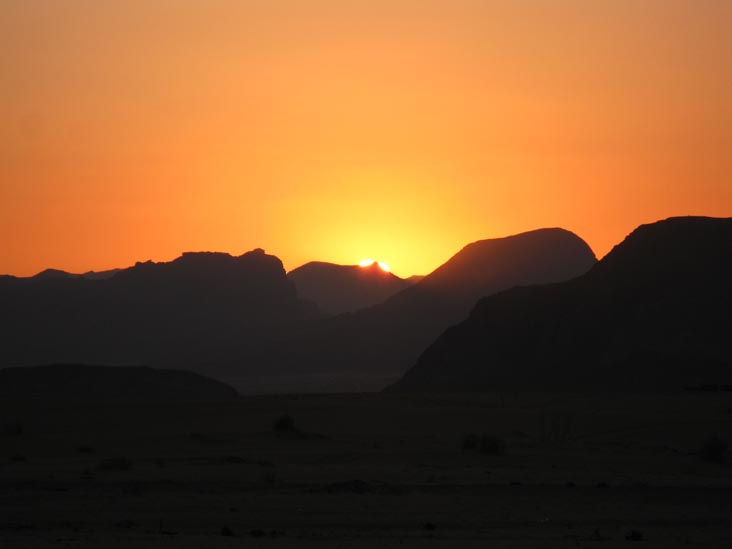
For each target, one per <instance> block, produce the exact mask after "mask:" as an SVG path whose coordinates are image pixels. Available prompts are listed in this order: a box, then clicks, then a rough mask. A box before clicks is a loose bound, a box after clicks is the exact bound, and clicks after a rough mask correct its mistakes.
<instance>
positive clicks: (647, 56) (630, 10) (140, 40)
mask: <svg viewBox="0 0 732 549" xmlns="http://www.w3.org/2000/svg"><path fill="white" fill-rule="evenodd" d="M730 21H732V2H730V1H725V0H695V1H691V0H644V1H643V2H639V1H638V0H593V1H592V2H588V1H586V0H559V1H558V0H490V1H489V0H485V1H476V0H371V1H369V2H354V1H350V0H348V1H346V0H308V1H307V2H303V1H301V0H278V1H277V2H271V1H265V0H250V1H233V0H208V1H206V2H201V1H200V0H154V1H151V2H130V1H129V0H105V1H104V2H98V1H96V2H95V1H92V0H75V1H69V2H53V1H46V2H29V1H28V0H3V1H2V2H0V35H2V37H3V47H2V48H0V74H1V75H2V85H0V119H1V120H2V121H3V123H2V124H0V235H2V245H0V274H5V273H9V274H15V275H32V274H35V273H37V272H39V271H41V270H43V269H45V268H47V267H53V268H59V269H64V270H67V271H71V272H85V271H88V270H104V269H109V268H114V267H126V266H129V265H133V264H134V263H135V262H136V261H144V260H147V259H153V260H155V261H168V260H171V259H173V258H175V257H177V256H178V255H179V254H180V253H181V252H183V251H204V250H210V251H222V252H229V253H232V254H241V253H243V252H245V251H249V250H252V249H254V248H258V247H261V248H264V249H265V250H266V251H267V252H268V253H270V254H273V255H276V256H277V257H279V258H280V259H282V261H283V263H284V264H285V267H286V268H287V269H288V270H289V269H293V268H296V267H298V266H300V265H302V264H304V263H307V262H309V261H313V260H318V261H327V262H332V263H338V264H349V265H353V264H354V262H356V261H357V260H358V258H359V256H358V255H354V251H355V252H356V253H362V252H368V253H369V254H371V255H372V256H373V257H377V258H378V257H381V258H389V260H390V261H389V263H390V266H391V267H392V268H393V269H394V272H396V273H398V274H399V276H405V277H406V276H409V275H412V274H427V273H429V272H431V271H432V270H434V269H435V268H436V267H438V266H439V265H440V264H442V263H443V262H445V261H446V260H448V259H449V258H450V257H451V256H452V255H453V254H455V253H457V252H458V251H459V250H460V249H461V248H462V247H463V246H465V245H466V244H467V243H469V242H473V241H476V240H480V239H485V238H496V237H501V236H507V235H510V234H516V233H519V232H522V231H528V230H532V229H537V228H540V227H563V228H565V229H568V230H571V231H573V232H575V233H577V234H578V235H579V236H581V237H582V238H584V239H585V240H586V241H587V242H588V243H589V244H590V246H591V247H592V248H593V250H594V251H595V252H596V254H597V255H598V256H603V255H604V254H605V253H607V252H608V251H609V250H610V249H611V247H612V246H613V245H615V244H617V243H618V242H620V241H621V240H622V239H623V237H624V236H625V235H626V234H628V233H629V232H630V231H631V230H633V229H634V228H635V227H636V226H637V225H639V224H641V223H647V222H651V221H655V220H658V219H661V218H665V217H669V216H674V215H687V214H694V215H710V216H720V217H723V216H729V215H731V214H732V185H731V184H730V174H732V155H730V154H729V151H730V150H732V102H731V101H729V98H730V97H732V33H730V32H729V25H730Z"/></svg>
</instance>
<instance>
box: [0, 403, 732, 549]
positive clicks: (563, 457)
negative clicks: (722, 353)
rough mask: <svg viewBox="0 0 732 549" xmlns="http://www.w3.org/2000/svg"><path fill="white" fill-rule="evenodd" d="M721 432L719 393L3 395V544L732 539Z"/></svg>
mask: <svg viewBox="0 0 732 549" xmlns="http://www.w3.org/2000/svg"><path fill="white" fill-rule="evenodd" d="M282 414H289V415H290V416H291V417H292V418H293V419H294V422H295V427H296V429H294V430H290V431H284V432H276V431H274V430H273V422H274V421H275V420H276V418H278V417H279V416H281V415H282ZM468 433H476V434H490V435H496V436H498V437H500V439H501V441H503V442H504V443H505V453H504V454H503V455H493V454H491V453H481V452H480V451H476V450H465V449H463V448H462V442H463V439H464V437H465V435H466V434H468ZM715 435H716V436H719V437H722V438H723V439H726V440H728V441H731V442H732V395H730V394H726V395H725V394H722V393H709V394H700V393H689V394H682V395H665V396H658V395H656V396H644V395H635V396H627V395H626V396H617V395H601V396H587V395H585V396H576V395H575V396H572V395H546V394H543V395H535V394H532V395H529V394H526V395H522V394H518V395H516V394H510V395H459V396H457V395H447V396H426V395H422V396H414V395H413V396H403V395H391V394H389V395H379V394H360V395H308V396H265V397H244V398H242V399H241V400H239V401H236V402H229V403H217V404H197V405H190V404H188V405H180V404H166V405H125V406H120V405H117V406H111V405H110V406H104V405H89V404H86V405H81V404H78V405H73V404H64V405H50V404H49V405H46V406H44V407H41V406H39V405H38V404H34V403H30V402H29V403H25V404H11V403H8V402H5V403H1V404H0V546H1V547H3V548H5V547H24V548H25V547H47V546H48V547H70V548H76V547H89V548H91V547H94V548H98V547H201V548H203V547H206V548H208V547H247V546H250V547H260V546H262V547H264V546H272V547H291V546H306V547H310V546H317V547H326V548H329V547H333V548H336V547H383V548H388V547H404V546H406V547H476V548H477V547H522V548H523V547H593V548H594V547H615V546H623V547H626V546H627V544H629V543H630V544H631V546H632V544H633V543H634V540H632V539H626V538H628V537H633V536H631V532H633V531H635V532H636V533H635V534H634V535H635V537H642V542H641V543H642V546H645V547H676V546H692V547H729V546H732V465H730V464H717V463H713V462H709V461H706V460H704V459H703V458H702V456H701V455H700V453H699V450H700V447H701V445H702V444H703V442H704V441H705V440H707V439H709V437H711V436H715Z"/></svg>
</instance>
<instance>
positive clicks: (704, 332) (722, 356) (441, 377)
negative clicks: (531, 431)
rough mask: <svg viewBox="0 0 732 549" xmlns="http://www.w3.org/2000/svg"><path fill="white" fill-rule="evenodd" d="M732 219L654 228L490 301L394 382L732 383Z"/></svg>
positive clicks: (494, 386)
mask: <svg viewBox="0 0 732 549" xmlns="http://www.w3.org/2000/svg"><path fill="white" fill-rule="evenodd" d="M730 280H732V219H711V218H699V217H687V218H672V219H668V220H665V221H659V222H658V223H653V224H650V225H644V226H641V227H639V228H638V229H636V230H635V231H634V232H633V233H632V234H630V235H629V236H628V237H627V238H626V239H625V240H624V241H623V243H622V244H620V245H618V246H616V247H615V248H614V249H613V250H612V252H610V254H608V255H607V257H605V258H604V259H603V260H602V261H600V262H599V263H598V264H597V265H596V266H595V267H594V268H593V269H592V270H590V271H589V272H588V273H587V274H585V275H584V276H582V277H580V278H577V279H575V280H571V281H568V282H564V283H560V284H553V285H548V286H532V287H522V288H515V289H512V290H509V291H506V292H502V293H500V294H497V295H494V296H492V297H487V298H485V299H483V300H481V301H480V302H479V303H478V305H477V306H476V307H475V309H474V310H473V311H472V313H471V314H470V317H469V318H468V319H467V320H466V321H465V322H463V323H461V324H459V325H458V326H455V327H453V328H450V329H449V330H447V331H446V332H445V333H444V334H443V335H442V336H441V337H440V338H439V339H438V340H437V341H436V342H435V343H434V344H433V345H431V346H430V347H429V348H428V349H427V350H426V351H425V352H424V354H423V355H422V356H421V357H420V358H419V360H418V361H417V363H416V365H415V366H414V367H413V368H412V369H411V370H409V372H407V374H406V375H405V376H404V377H403V379H402V380H401V381H399V382H398V383H397V384H396V385H395V386H394V387H393V388H392V389H393V390H403V391H450V390H454V391H466V390H503V389H508V388H511V389H519V390H520V389H562V388H565V389H567V388H569V389H586V388H622V389H624V390H633V389H639V390H640V389H644V390H645V389H666V388H682V387H684V386H687V385H698V384H718V383H730V382H732V338H730V335H729V334H730V333H732V314H730V311H732V284H731V283H730Z"/></svg>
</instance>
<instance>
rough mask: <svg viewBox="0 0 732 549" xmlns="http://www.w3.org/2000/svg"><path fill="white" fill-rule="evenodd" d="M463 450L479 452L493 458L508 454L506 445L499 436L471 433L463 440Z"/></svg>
mask: <svg viewBox="0 0 732 549" xmlns="http://www.w3.org/2000/svg"><path fill="white" fill-rule="evenodd" d="M462 447H463V450H468V451H477V452H480V453H481V454H486V455H491V456H502V455H503V454H505V453H506V443H505V442H504V440H503V439H502V438H501V437H499V436H497V435H490V434H482V435H477V434H475V433H469V434H467V435H465V437H464V438H463V444H462Z"/></svg>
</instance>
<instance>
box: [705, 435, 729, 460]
mask: <svg viewBox="0 0 732 549" xmlns="http://www.w3.org/2000/svg"><path fill="white" fill-rule="evenodd" d="M699 455H700V456H701V457H702V459H703V460H704V461H709V462H712V463H724V462H725V460H726V458H727V441H725V440H722V439H721V438H719V437H710V438H708V439H707V440H705V441H704V442H702V445H701V448H700V449H699Z"/></svg>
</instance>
